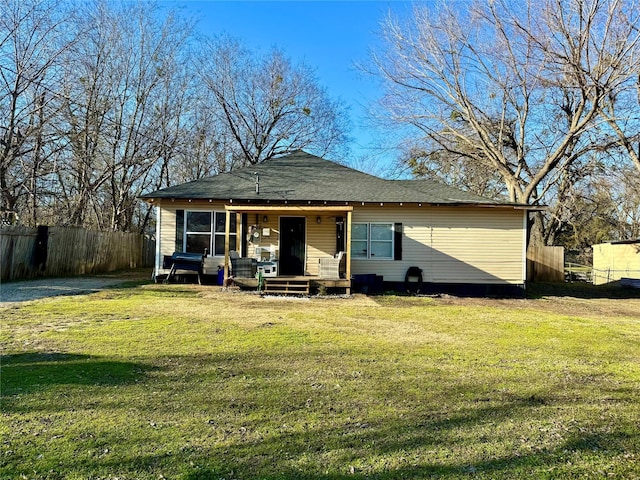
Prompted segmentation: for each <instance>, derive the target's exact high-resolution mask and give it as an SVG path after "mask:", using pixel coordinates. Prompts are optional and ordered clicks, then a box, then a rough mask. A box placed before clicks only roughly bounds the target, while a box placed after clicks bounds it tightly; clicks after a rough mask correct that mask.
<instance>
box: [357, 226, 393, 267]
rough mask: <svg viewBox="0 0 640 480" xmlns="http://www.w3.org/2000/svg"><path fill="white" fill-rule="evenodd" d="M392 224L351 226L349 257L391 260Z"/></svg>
mask: <svg viewBox="0 0 640 480" xmlns="http://www.w3.org/2000/svg"><path fill="white" fill-rule="evenodd" d="M393 240H394V228H393V223H354V224H353V225H352V226H351V257H352V258H355V259H358V258H362V259H364V258H366V259H370V260H371V259H378V260H393V259H394V246H393Z"/></svg>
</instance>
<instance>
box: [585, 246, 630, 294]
mask: <svg viewBox="0 0 640 480" xmlns="http://www.w3.org/2000/svg"><path fill="white" fill-rule="evenodd" d="M592 278H593V284H594V285H603V284H606V283H611V282H616V281H620V280H622V279H623V278H628V279H640V239H636V240H619V241H614V242H607V243H599V244H597V245H593V273H592Z"/></svg>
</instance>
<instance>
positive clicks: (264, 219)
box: [262, 215, 269, 223]
mask: <svg viewBox="0 0 640 480" xmlns="http://www.w3.org/2000/svg"><path fill="white" fill-rule="evenodd" d="M262 221H263V222H264V223H267V222H268V221H269V217H267V216H266V215H265V216H264V217H262Z"/></svg>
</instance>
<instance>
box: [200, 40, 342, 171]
mask: <svg viewBox="0 0 640 480" xmlns="http://www.w3.org/2000/svg"><path fill="white" fill-rule="evenodd" d="M198 71H199V72H200V74H201V78H202V81H203V83H204V84H205V85H206V86H207V88H208V89H209V90H210V92H211V94H212V97H213V99H214V101H215V104H214V105H215V107H216V112H215V114H216V116H217V119H218V121H219V122H220V124H221V125H224V126H225V129H226V131H227V133H226V139H227V141H228V140H232V145H233V148H232V150H231V152H230V157H231V159H232V163H231V164H230V165H226V167H227V168H232V167H233V165H234V163H235V162H238V161H239V162H240V163H241V164H256V163H259V162H262V161H264V160H266V159H268V158H271V157H273V156H275V155H279V154H283V153H287V152H291V151H294V150H298V149H308V150H309V151H311V152H313V153H316V154H318V155H320V156H324V155H327V154H335V153H336V152H339V151H340V150H341V149H344V148H345V145H346V142H347V136H346V128H347V123H348V115H347V112H346V108H345V107H344V105H343V104H342V103H341V102H340V101H337V100H332V99H330V98H329V96H328V95H327V93H326V91H325V90H324V89H323V88H322V87H320V86H319V84H318V82H317V80H316V78H315V75H314V73H313V71H312V70H311V69H310V68H309V67H307V66H306V65H304V64H298V65H295V64H293V63H292V62H291V61H290V60H289V59H288V58H287V57H285V55H284V54H283V52H282V51H280V50H277V49H273V50H271V51H270V52H269V53H268V54H267V55H264V56H260V55H257V54H255V53H253V52H251V51H249V50H247V49H246V48H244V47H243V46H242V45H241V44H240V43H239V42H238V41H237V40H234V39H231V38H229V37H220V38H216V39H210V40H208V41H207V42H205V43H204V44H203V49H202V52H201V57H200V58H199V63H198Z"/></svg>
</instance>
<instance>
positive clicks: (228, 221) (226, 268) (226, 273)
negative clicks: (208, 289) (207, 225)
mask: <svg viewBox="0 0 640 480" xmlns="http://www.w3.org/2000/svg"><path fill="white" fill-rule="evenodd" d="M230 228H231V211H230V210H228V209H225V212H224V281H223V285H225V286H226V285H227V280H228V279H229V238H230V237H229V229H230Z"/></svg>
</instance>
